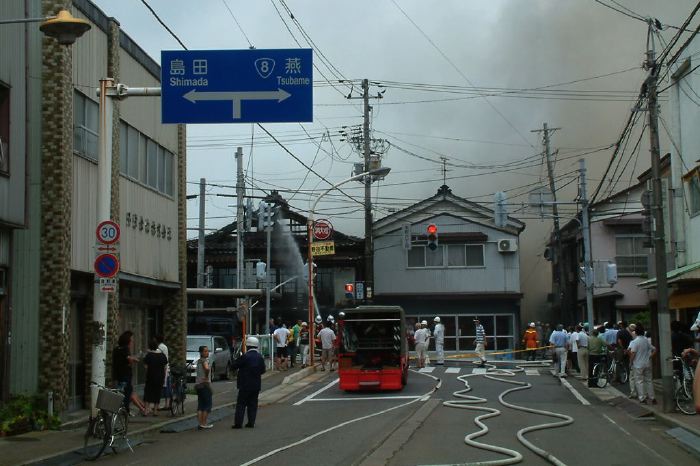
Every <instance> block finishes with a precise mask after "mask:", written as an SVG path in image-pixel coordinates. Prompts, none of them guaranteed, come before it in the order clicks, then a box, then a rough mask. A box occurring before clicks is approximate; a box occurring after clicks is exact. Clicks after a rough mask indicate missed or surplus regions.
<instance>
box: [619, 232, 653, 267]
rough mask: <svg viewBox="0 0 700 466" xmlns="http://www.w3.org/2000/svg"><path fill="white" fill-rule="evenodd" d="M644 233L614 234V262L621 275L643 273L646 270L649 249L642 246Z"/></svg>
mask: <svg viewBox="0 0 700 466" xmlns="http://www.w3.org/2000/svg"><path fill="white" fill-rule="evenodd" d="M644 240H645V236H644V235H616V236H615V262H616V263H617V273H619V274H621V275H644V274H646V273H647V272H648V267H647V260H648V257H649V251H648V249H647V248H645V247H644Z"/></svg>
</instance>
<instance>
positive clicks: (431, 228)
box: [428, 223, 438, 251]
mask: <svg viewBox="0 0 700 466" xmlns="http://www.w3.org/2000/svg"><path fill="white" fill-rule="evenodd" d="M437 247H438V228H437V225H435V224H434V223H431V224H430V225H428V249H430V250H431V251H435V250H436V249H437Z"/></svg>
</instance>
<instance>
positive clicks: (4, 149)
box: [0, 83, 10, 175]
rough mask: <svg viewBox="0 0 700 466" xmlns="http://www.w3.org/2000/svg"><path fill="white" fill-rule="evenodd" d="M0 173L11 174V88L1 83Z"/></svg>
mask: <svg viewBox="0 0 700 466" xmlns="http://www.w3.org/2000/svg"><path fill="white" fill-rule="evenodd" d="M0 174H3V175H9V174H10V88H9V87H7V86H4V85H3V84H1V83H0Z"/></svg>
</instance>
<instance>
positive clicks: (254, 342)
mask: <svg viewBox="0 0 700 466" xmlns="http://www.w3.org/2000/svg"><path fill="white" fill-rule="evenodd" d="M245 345H246V346H247V347H249V348H257V347H258V346H260V342H259V341H258V339H257V338H255V337H248V338H246V339H245Z"/></svg>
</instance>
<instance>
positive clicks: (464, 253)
mask: <svg viewBox="0 0 700 466" xmlns="http://www.w3.org/2000/svg"><path fill="white" fill-rule="evenodd" d="M483 266H484V245H483V244H448V245H439V246H438V248H437V249H436V250H435V251H431V250H429V249H427V248H426V247H425V246H413V247H412V248H411V250H410V251H408V267H409V268H421V267H483Z"/></svg>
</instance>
